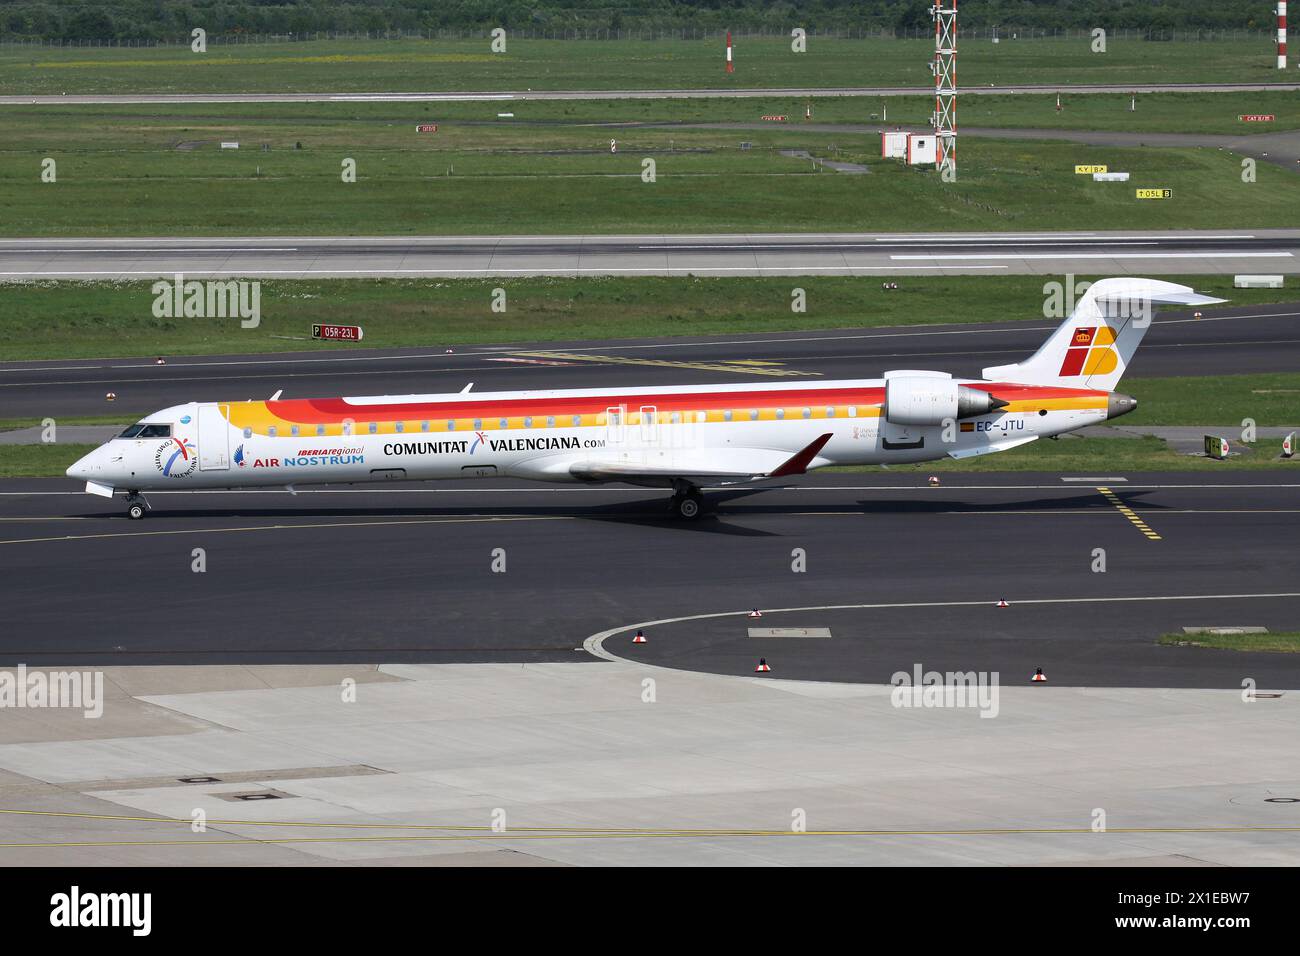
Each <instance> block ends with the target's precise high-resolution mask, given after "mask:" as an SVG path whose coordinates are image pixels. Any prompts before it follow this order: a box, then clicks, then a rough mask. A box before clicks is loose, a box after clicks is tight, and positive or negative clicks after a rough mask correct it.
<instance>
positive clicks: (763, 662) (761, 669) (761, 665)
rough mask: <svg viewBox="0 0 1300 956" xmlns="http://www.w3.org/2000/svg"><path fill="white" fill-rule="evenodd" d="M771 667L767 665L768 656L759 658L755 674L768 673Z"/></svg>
mask: <svg viewBox="0 0 1300 956" xmlns="http://www.w3.org/2000/svg"><path fill="white" fill-rule="evenodd" d="M771 669H772V668H770V667H768V666H767V658H766V657H760V658H759V659H758V666H757V667H755V668H754V673H755V674H766V673H767V672H768V671H770V670H771Z"/></svg>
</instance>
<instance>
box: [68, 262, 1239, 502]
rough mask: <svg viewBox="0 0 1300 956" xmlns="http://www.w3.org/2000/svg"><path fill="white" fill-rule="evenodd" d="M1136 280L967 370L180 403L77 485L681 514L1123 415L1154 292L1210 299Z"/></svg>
mask: <svg viewBox="0 0 1300 956" xmlns="http://www.w3.org/2000/svg"><path fill="white" fill-rule="evenodd" d="M1223 301H1225V300H1223V299H1215V298H1211V297H1209V296H1205V295H1199V294H1197V293H1196V292H1195V291H1193V290H1192V289H1191V288H1189V287H1187V286H1182V285H1176V284H1174V283H1171V282H1162V281H1159V280H1152V279H1139V278H1110V279H1101V280H1098V281H1097V282H1095V283H1093V284H1092V286H1091V287H1090V288H1088V289H1087V291H1086V292H1085V293H1084V294H1083V296H1082V297H1081V298H1080V299H1079V301H1078V303H1077V305H1076V306H1075V308H1074V309H1073V311H1072V312H1071V313H1070V315H1069V317H1068V318H1067V319H1066V320H1065V321H1064V322H1063V323H1062V324H1061V325H1060V327H1058V328H1057V329H1056V331H1055V332H1053V333H1052V334H1051V335H1050V336H1049V337H1048V338H1047V340H1046V341H1045V342H1044V343H1043V345H1042V346H1041V347H1040V348H1039V349H1038V351H1037V352H1035V353H1034V354H1033V355H1032V356H1031V357H1029V358H1028V359H1026V360H1025V361H1023V362H1019V363H1017V364H1012V365H1000V366H994V367H990V368H986V369H984V370H983V378H981V379H958V378H953V377H952V376H951V375H950V374H948V373H946V372H936V371H927V370H914V369H904V370H897V371H890V372H886V373H884V377H883V378H879V379H856V380H846V381H828V382H809V381H800V382H794V383H788V382H781V383H764V384H755V383H748V382H746V383H740V384H728V385H678V386H661V387H646V388H615V389H555V390H545V391H519V392H483V393H472V392H471V391H470V389H471V388H472V384H471V386H467V387H466V389H465V390H463V391H461V392H458V393H443V394H431V395H384V396H361V397H351V398H324V399H280V398H279V397H278V396H279V394H280V393H279V392H277V393H276V396H274V397H273V398H272V399H271V400H268V401H243V402H237V401H231V402H188V403H186V404H183V405H175V406H172V407H171V408H165V409H162V410H161V411H158V412H155V413H154V414H152V415H147V416H145V417H144V418H142V419H141V420H140V421H138V422H136V423H135V424H134V425H131V426H130V427H128V428H127V429H126V430H125V431H123V432H122V433H121V434H120V435H118V436H117V437H116V438H113V439H112V440H110V441H108V442H107V443H105V444H103V445H101V446H100V447H99V448H97V449H95V450H94V451H92V452H91V453H90V454H88V455H86V456H85V457H84V458H82V459H80V460H79V461H77V462H76V463H75V464H73V465H72V466H71V467H70V468H68V470H67V474H68V477H70V478H75V479H77V480H79V481H84V482H85V483H86V491H87V492H88V493H90V494H95V495H101V496H103V497H107V498H112V497H113V496H114V495H115V494H116V493H117V492H119V491H121V492H124V493H125V497H126V504H127V516H128V517H129V518H132V519H140V518H143V517H144V516H145V514H146V512H147V510H148V509H149V507H150V506H149V503H148V500H147V499H146V498H145V496H144V493H145V492H146V491H153V490H161V489H167V490H172V489H215V488H255V487H277V486H279V487H285V488H287V489H288V490H290V491H293V490H294V486H295V485H297V484H299V483H310V484H336V483H347V484H353V483H360V482H384V481H393V480H427V479H448V478H488V477H496V476H501V477H510V478H525V479H535V480H538V481H550V482H583V483H593V484H594V483H602V482H623V483H627V484H632V485H639V486H646V487H661V488H668V489H671V490H672V499H671V500H672V510H673V512H674V513H675V514H676V515H677V516H678V517H680V518H683V519H694V518H696V517H698V516H699V515H700V513H701V511H702V510H703V505H704V499H703V495H702V492H701V489H702V488H703V487H706V486H710V487H716V486H734V485H746V484H751V483H756V482H762V481H768V480H772V479H781V478H789V477H792V476H795V475H801V474H804V473H806V472H808V471H812V470H813V469H816V468H825V467H827V466H829V465H872V464H875V465H893V464H906V463H912V462H924V461H933V460H938V459H944V458H955V459H962V458H970V457H973V456H976V455H986V454H991V453H994V452H1001V451H1007V450H1009V449H1012V448H1016V447H1018V446H1020V445H1024V444H1027V443H1028V442H1032V441H1035V440H1036V439H1039V438H1043V437H1054V436H1057V435H1062V434H1065V433H1067V432H1072V431H1075V430H1076V429H1079V428H1083V427H1084V426H1087V425H1094V424H1097V423H1099V422H1104V421H1107V420H1109V419H1112V418H1115V417H1117V416H1119V415H1124V414H1127V413H1128V412H1131V411H1133V410H1134V408H1136V407H1137V402H1136V400H1135V399H1134V398H1132V397H1130V396H1128V395H1125V394H1123V393H1121V392H1117V391H1114V388H1115V386H1116V384H1117V383H1118V382H1119V380H1120V377H1121V376H1122V375H1123V374H1124V371H1125V369H1126V368H1127V367H1128V365H1129V363H1130V361H1131V359H1132V358H1133V354H1134V352H1135V351H1136V349H1137V347H1138V345H1139V343H1140V342H1141V341H1142V338H1143V336H1144V335H1145V334H1146V330H1147V328H1148V327H1149V326H1150V320H1151V314H1152V310H1153V306H1155V305H1181V306H1192V305H1210V304H1213V303H1218V302H1223Z"/></svg>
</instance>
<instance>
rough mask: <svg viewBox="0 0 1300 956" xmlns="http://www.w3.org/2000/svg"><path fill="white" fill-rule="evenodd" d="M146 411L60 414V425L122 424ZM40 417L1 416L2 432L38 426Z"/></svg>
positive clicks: (134, 419)
mask: <svg viewBox="0 0 1300 956" xmlns="http://www.w3.org/2000/svg"><path fill="white" fill-rule="evenodd" d="M144 414H146V413H145V412H118V413H117V414H115V415H67V416H60V417H59V419H58V425H59V426H60V427H62V426H63V425H122V426H123V427H125V426H126V425H127V424H128V423H130V422H134V421H136V420H137V419H138V418H140V417H141V416H143V415H144ZM41 422H42V419H40V418H0V432H8V431H14V430H16V429H19V428H36V427H39V426H40V425H41Z"/></svg>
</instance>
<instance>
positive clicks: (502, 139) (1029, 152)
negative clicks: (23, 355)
mask: <svg viewBox="0 0 1300 956" xmlns="http://www.w3.org/2000/svg"><path fill="white" fill-rule="evenodd" d="M121 129H122V133H123V135H124V136H126V135H128V134H129V135H135V136H140V137H144V138H146V139H147V138H148V137H150V136H153V135H155V134H156V130H153V129H152V128H151V127H148V128H146V129H145V130H143V131H139V130H137V131H134V132H132V131H130V130H128V129H126V128H125V127H121ZM316 133H317V134H318V135H319V137H320V139H321V142H320V143H313V142H311V140H312V131H311V128H310V127H306V128H303V129H299V130H297V131H296V132H295V131H293V130H292V129H291V128H289V127H286V126H283V125H281V126H276V127H268V128H266V129H264V130H260V131H255V130H253V129H251V128H250V126H249V125H248V124H244V125H242V126H241V125H239V124H233V125H227V126H221V125H211V124H210V125H200V124H198V123H194V124H192V125H190V126H188V127H185V128H182V129H178V130H176V131H174V133H169V134H168V135H169V136H170V137H171V138H172V139H173V141H179V140H183V139H204V140H217V139H222V138H225V137H227V136H229V137H232V138H239V139H241V141H243V142H245V143H247V144H248V145H249V146H250V147H251V146H254V145H255V144H257V143H259V142H263V141H265V142H271V143H272V144H273V147H275V148H273V149H272V150H271V151H270V152H261V151H260V150H258V149H256V148H249V149H241V150H240V151H238V152H235V151H222V150H218V149H215V148H207V149H196V150H193V151H178V150H174V149H165V148H160V147H158V146H157V144H153V145H149V146H141V147H139V148H127V147H125V146H122V147H119V146H113V145H111V144H108V143H105V144H104V145H102V146H96V147H93V148H92V147H76V148H74V147H72V146H71V145H70V144H69V143H68V142H67V140H66V139H63V140H62V141H61V142H60V143H56V144H54V148H51V149H43V148H33V147H32V146H31V145H30V144H29V145H26V146H24V148H21V149H11V150H7V151H4V152H0V208H2V209H4V210H5V215H4V216H3V218H2V219H0V235H5V236H132V235H135V236H151V235H182V236H184V235H194V236H220V235H317V234H319V235H458V234H460V235H464V234H498V233H501V232H509V233H515V234H555V233H607V234H627V233H640V232H667V233H681V232H691V233H696V232H736V231H819V232H820V231H853V232H858V231H917V230H937V231H960V230H980V231H985V230H989V231H1010V230H1034V229H1052V228H1060V227H1061V226H1062V224H1066V223H1068V224H1069V225H1070V226H1071V228H1074V229H1162V228H1220V229H1227V228H1231V229H1243V228H1267V227H1288V226H1292V225H1294V222H1295V210H1296V209H1297V208H1300V176H1296V175H1294V174H1292V173H1291V172H1290V171H1288V170H1285V169H1280V168H1276V167H1272V166H1269V165H1267V164H1261V165H1260V166H1259V169H1258V174H1257V177H1258V178H1257V182H1254V183H1243V182H1242V180H1241V165H1240V161H1239V159H1238V158H1237V157H1236V156H1234V155H1232V154H1231V153H1227V152H1223V151H1220V150H1218V149H1212V148H1195V149H1192V148H1177V149H1173V148H1171V149H1159V150H1152V149H1143V148H1140V147H1133V148H1127V149H1122V148H1106V147H1097V146H1083V145H1077V144H1070V143H1061V142H1032V141H1019V142H1012V141H1002V140H993V139H969V140H967V141H965V142H964V143H963V145H962V147H961V166H960V178H959V181H958V182H956V183H943V182H941V181H939V179H938V177H937V174H936V173H935V172H934V171H933V170H932V169H931V170H928V171H926V170H922V169H920V168H907V167H903V166H900V165H898V164H897V163H895V162H893V161H885V160H882V159H881V158H880V155H879V145H878V140H877V138H876V137H874V136H872V135H866V134H857V135H854V134H846V135H840V134H827V133H824V132H822V133H815V132H812V131H802V132H801V131H799V130H797V129H796V130H770V131H769V130H759V131H755V132H753V133H750V132H749V131H746V132H745V133H743V134H741V133H737V132H736V131H727V130H701V129H695V130H683V129H650V128H640V129H636V130H628V131H627V132H626V133H624V134H623V135H622V136H621V137H620V141H621V146H620V149H619V152H618V153H617V154H611V153H610V152H609V148H608V139H609V136H610V133H609V130H608V129H605V128H601V129H591V128H586V129H579V128H575V127H561V128H546V129H542V130H540V131H536V132H534V131H528V130H524V131H521V130H520V129H519V128H513V129H509V130H506V129H496V128H492V127H474V128H472V129H469V130H461V131H459V132H457V131H455V130H449V131H448V133H447V135H446V137H445V138H444V139H442V140H439V141H438V143H439V144H438V146H437V148H434V146H433V145H432V144H428V145H425V144H421V143H419V142H418V141H415V140H414V137H415V136H416V134H415V133H414V132H410V133H409V137H410V139H411V140H412V142H410V143H409V144H408V145H407V146H405V147H403V148H397V147H392V146H385V145H383V136H382V135H375V136H363V135H359V134H358V133H357V132H355V131H353V132H352V133H351V134H350V140H349V142H347V143H342V142H338V141H337V137H338V136H339V135H340V134H339V130H338V127H337V124H332V125H331V126H330V127H329V128H327V129H323V130H317V131H316ZM390 133H391V134H392V135H396V136H399V137H404V136H407V135H408V133H407V132H405V131H397V130H396V126H394V129H393V131H390ZM435 135H436V136H443V134H442V133H438V134H435ZM295 136H296V139H285V137H295ZM742 139H746V140H751V141H753V142H754V143H755V148H753V149H750V150H741V149H740V147H739V144H740V141H741V140H742ZM298 140H301V141H302V142H303V143H304V146H305V147H307V148H304V149H302V150H295V149H293V148H291V144H292V142H296V141H298ZM281 147H289V148H281ZM781 149H807V150H808V151H810V152H811V153H812V154H813V155H814V156H821V157H828V158H834V159H840V160H847V161H851V162H861V163H865V164H867V165H868V166H869V167H870V168H871V173H870V174H869V175H865V176H854V175H844V174H840V173H835V172H832V171H828V170H825V169H823V168H819V167H815V166H814V165H813V164H811V163H809V162H808V161H806V160H802V159H797V158H793V157H789V156H783V155H781V154H780V152H779V150H781ZM46 157H49V158H52V159H54V160H55V161H56V162H57V164H58V166H57V169H58V181H57V182H55V183H41V182H40V181H39V174H40V170H41V165H42V161H43V159H44V158H46ZM645 157H652V158H653V159H654V160H655V163H656V165H657V170H656V172H657V181H656V182H644V181H642V179H641V171H642V159H643V158H645ZM345 158H351V159H354V160H355V161H356V164H357V182H355V183H345V182H343V181H341V177H340V172H341V168H342V166H341V164H342V162H343V160H344V159H345ZM1078 163H1105V164H1108V165H1109V166H1110V167H1111V168H1112V169H1115V170H1126V171H1128V172H1130V173H1131V174H1132V179H1131V181H1130V182H1128V183H1095V182H1093V181H1092V179H1091V177H1089V176H1078V175H1075V173H1074V166H1075V165H1076V164H1078ZM1140 187H1168V188H1171V189H1172V190H1173V198H1172V199H1169V200H1165V201H1141V200H1138V199H1136V198H1135V189H1136V188H1140Z"/></svg>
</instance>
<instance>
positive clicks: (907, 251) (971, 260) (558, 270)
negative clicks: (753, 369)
mask: <svg viewBox="0 0 1300 956" xmlns="http://www.w3.org/2000/svg"><path fill="white" fill-rule="evenodd" d="M1297 271H1300V230H1297V229H1256V230H1239V231H1222V230H1219V231H1209V230H1171V231H1150V232H1146V231H1128V232H1036V233H1007V234H996V233H906V234H903V233H790V234H724V235H682V236H667V235H630V236H443V237H438V236H418V237H416V236H411V237H405V236H384V237H377V236H376V237H323V236H299V237H292V236H279V237H210V238H191V239H177V238H164V237H154V238H134V239H98V238H60V239H0V280H9V281H12V280H31V279H101V280H102V279H145V278H158V277H166V278H170V277H172V276H173V275H175V274H176V273H178V272H181V273H184V274H185V275H186V276H188V277H191V278H201V277H209V276H246V277H264V278H273V277H276V278H310V277H384V276H391V277H402V276H406V277H412V276H429V277H448V278H455V277H470V278H473V277H485V276H533V275H554V276H600V275H628V276H637V275H668V276H686V275H698V276H750V275H790V276H798V275H813V276H815V275H861V276H893V275H934V274H938V275H965V274H979V275H987V274H993V275H1012V274H1050V275H1060V274H1062V273H1067V272H1073V273H1081V274H1099V273H1105V274H1108V275H1132V274H1139V273H1261V272H1262V273H1288V274H1293V273H1295V272H1297Z"/></svg>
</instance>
